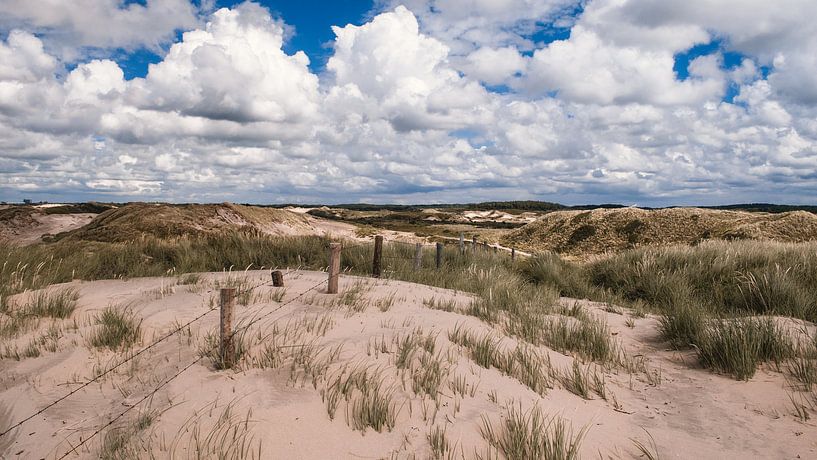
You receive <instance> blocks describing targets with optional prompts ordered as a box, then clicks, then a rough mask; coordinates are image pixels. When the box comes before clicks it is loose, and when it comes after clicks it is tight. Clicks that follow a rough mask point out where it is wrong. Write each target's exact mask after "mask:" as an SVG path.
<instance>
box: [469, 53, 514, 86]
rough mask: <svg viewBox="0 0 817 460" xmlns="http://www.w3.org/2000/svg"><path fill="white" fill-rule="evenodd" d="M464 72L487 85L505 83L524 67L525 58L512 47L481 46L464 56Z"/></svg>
mask: <svg viewBox="0 0 817 460" xmlns="http://www.w3.org/2000/svg"><path fill="white" fill-rule="evenodd" d="M466 62H467V64H466V65H464V66H463V67H464V68H465V72H466V73H467V74H468V75H469V76H471V77H473V78H475V79H477V80H480V81H483V82H485V83H487V84H489V85H500V84H503V83H506V82H507V81H508V80H509V79H510V78H511V77H513V76H514V75H516V74H517V73H518V72H521V71H522V70H524V69H525V59H524V58H523V57H522V56H521V55H520V54H519V51H517V50H516V48H513V47H506V48H491V47H483V48H480V49H478V50H476V51H474V52H473V53H471V54H469V55H468V57H467V58H466Z"/></svg>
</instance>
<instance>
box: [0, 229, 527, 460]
mask: <svg viewBox="0 0 817 460" xmlns="http://www.w3.org/2000/svg"><path fill="white" fill-rule="evenodd" d="M388 243H389V244H390V245H391V244H395V245H402V246H397V247H404V248H406V250H407V251H406V254H404V255H387V256H384V255H383V254H382V253H380V254H379V257H381V258H384V259H389V260H404V261H409V260H413V261H414V262H415V266H417V265H418V258H419V261H420V262H422V258H423V253H424V251H423V249H424V247H425V246H424V245H422V244H421V243H411V242H406V241H399V240H390V241H388ZM442 243H444V244H445V243H449V244H458V245H459V248H460V251H461V252H462V253H463V254H468V253H472V252H474V253H475V252H476V251H477V249H478V247H479V245H478V244H477V242H476V240H472V241H466V240H463V242H460V241H457V240H456V239H451V240H448V241H445V240H444V241H443V242H442ZM469 245H470V246H471V247H470V248H469ZM361 247H365V248H370V247H371V248H373V244H372V242H361V243H354V244H344V245H343V249H347V250H350V249H356V248H361ZM441 247H442V244H439V245H437V267H438V268H439V263H440V262H439V261H440V254H441ZM482 247H483V248H484V249H486V250H487V248H488V247H489V246H488V245H487V244H485V243H482ZM490 247H493V246H490ZM418 248H419V250H418ZM497 248H498V247H494V251H497V250H498V249H497ZM409 249H410V250H413V253H412V252H409ZM469 249H471V250H470V251H469ZM375 253H376V254H377V251H375ZM511 255H512V256H513V255H514V251H511ZM373 263H374V264H375V265H377V264H379V262H376V261H373ZM330 266H331V263H330ZM338 275H339V273H335V274H334V276H338ZM331 277H332V273H331V271H330V273H329V279H324V280H322V281H320V282H318V283H316V284H314V285H312V286H310V287H309V288H308V289H306V290H304V291H302V292H300V293H299V294H298V295H296V296H294V297H292V298H291V299H289V300H287V301H286V302H283V303H281V304H280V305H278V306H277V307H276V308H273V309H271V310H269V311H266V312H264V313H263V314H262V315H260V316H257V317H255V318H252V319H251V320H250V321H248V322H247V323H246V324H243V325H241V326H239V327H236V328H234V329H233V330H232V331H231V333H230V334H229V335H228V336H226V337H222V340H221V342H220V343H219V345H216V347H218V346H220V344H221V343H224V340H225V339H226V340H230V339H232V338H233V337H234V336H236V334H239V333H241V332H244V331H246V330H248V329H249V328H250V327H252V326H253V325H255V324H257V323H258V322H259V321H261V320H263V319H265V318H268V317H269V316H271V315H272V314H274V313H275V312H277V311H280V310H281V309H282V308H284V307H286V306H288V305H290V304H292V303H293V302H295V301H297V300H299V299H301V298H302V297H303V296H305V295H306V294H307V293H309V292H311V291H314V290H315V289H317V288H319V287H320V286H322V285H323V284H326V283H327V282H328V281H330V280H331ZM270 285H273V281H261V282H259V283H256V284H254V285H252V286H249V287H246V288H242V289H240V290H237V291H235V292H234V295H233V299H235V298H239V297H240V296H242V295H245V294H247V293H250V292H252V291H254V290H256V289H258V288H261V287H264V286H270ZM213 291H214V290H209V291H206V293H212V292H213ZM220 307H221V308H222V309H223V308H224V306H223V305H220ZM218 309H219V306H212V307H210V308H208V309H207V311H205V312H203V313H201V314H199V315H198V316H196V317H194V318H193V319H191V320H189V321H187V322H186V323H184V324H182V325H179V326H178V327H176V328H174V329H172V330H170V331H169V332H167V333H165V334H163V335H162V336H160V337H159V338H157V339H155V340H153V341H152V342H151V343H149V344H148V345H146V346H145V347H143V348H141V349H140V350H138V351H136V352H133V353H129V354H128V355H127V356H126V357H125V358H124V359H122V360H120V361H119V362H117V363H116V364H114V365H113V366H110V367H108V368H106V369H105V370H104V371H103V372H100V373H98V374H96V375H94V376H93V377H92V378H90V379H88V380H87V381H85V382H83V383H82V384H80V385H79V386H78V387H76V388H74V389H72V390H70V391H69V392H67V393H66V394H64V395H62V396H60V397H59V398H57V399H55V400H54V401H52V402H50V403H48V404H46V405H44V406H43V407H41V408H39V409H37V410H36V411H34V412H33V413H31V414H29V415H27V416H25V417H23V418H21V419H20V420H18V421H16V422H14V423H12V424H11V425H9V427H8V428H6V429H5V430H3V431H2V432H0V438H2V437H3V436H7V435H8V434H9V433H12V432H14V431H15V430H17V429H18V428H20V427H22V426H23V425H24V424H26V423H27V422H29V421H31V420H32V419H34V418H35V417H37V416H39V415H42V414H43V413H45V412H46V411H47V410H49V409H51V408H53V407H54V406H56V405H58V404H60V403H62V402H63V401H65V400H67V399H69V398H70V397H71V396H73V395H75V394H76V393H78V392H80V391H82V390H83V389H85V388H87V387H88V386H89V385H92V384H94V383H98V382H99V381H100V379H102V378H103V377H105V376H107V375H109V374H111V373H112V372H114V371H116V370H117V369H119V368H120V367H122V366H124V365H125V364H127V363H129V362H131V361H133V360H134V359H136V358H138V357H139V356H141V355H143V354H145V353H147V352H148V351H149V350H151V349H153V348H155V347H156V346H158V345H159V344H161V343H163V342H164V341H166V340H167V339H169V338H170V337H173V336H174V335H176V334H179V333H180V332H182V331H184V330H185V329H187V328H189V327H190V326H191V325H193V324H194V323H196V322H198V321H200V320H202V319H203V318H205V317H206V316H207V315H209V314H210V313H212V312H213V311H216V310H218ZM216 347H213V349H215V348H216ZM210 351H213V350H210ZM199 355H200V356H199V357H197V358H196V359H195V360H193V361H191V362H190V363H188V364H186V365H185V366H184V367H181V368H180V369H179V370H178V371H177V372H176V373H175V374H173V375H172V376H170V377H169V378H167V379H165V380H163V381H162V382H161V383H160V384H159V385H157V386H156V387H154V388H153V389H152V390H151V391H149V392H148V393H147V394H145V395H144V396H143V397H142V398H141V399H140V400H139V401H137V402H136V403H135V404H132V405H130V406H128V407H127V408H126V409H125V410H123V411H122V412H120V413H118V414H117V415H116V416H114V417H113V418H112V419H111V420H109V421H108V422H107V423H104V424H103V425H101V426H100V427H99V428H98V429H97V430H95V431H94V432H93V433H92V434H91V435H90V436H88V437H85V438H82V439H81V440H80V442H79V444H77V445H76V446H74V445H71V449H70V450H69V451H67V452H66V453H65V454H63V455H62V456H61V457H59V458H60V459H64V458H66V457H67V456H69V455H71V454H72V453H75V452H77V451H78V449H79V448H81V447H82V446H84V445H85V444H87V443H88V442H90V441H91V440H92V439H94V438H95V437H96V436H97V435H99V434H100V433H101V432H102V431H104V430H105V429H106V428H108V427H110V426H112V425H113V424H114V423H116V421H118V420H119V419H121V418H122V417H124V416H125V415H126V414H127V413H128V412H130V411H131V410H133V409H134V408H135V407H137V406H139V405H140V404H141V403H143V402H144V401H146V400H148V399H150V398H152V397H153V396H154V395H155V394H156V393H157V392H158V391H160V390H161V389H162V388H164V387H165V386H166V385H167V384H169V383H170V382H171V381H173V380H175V379H176V378H178V377H179V376H181V375H182V374H183V373H184V372H186V371H187V370H188V369H190V368H192V367H193V366H194V365H196V364H198V363H199V362H201V360H202V359H204V357H205V356H206V354H205V353H199ZM69 444H70V443H69Z"/></svg>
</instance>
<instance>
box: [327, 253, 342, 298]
mask: <svg viewBox="0 0 817 460" xmlns="http://www.w3.org/2000/svg"><path fill="white" fill-rule="evenodd" d="M339 275H340V243H329V282H328V283H327V289H326V292H327V293H328V294H337V293H338V277H339Z"/></svg>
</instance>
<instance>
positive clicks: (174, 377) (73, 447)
mask: <svg viewBox="0 0 817 460" xmlns="http://www.w3.org/2000/svg"><path fill="white" fill-rule="evenodd" d="M202 359H204V356H199V357H198V358H196V360H195V361H193V362H191V363H190V364H188V365H187V366H184V367H183V368H182V369H181V370H180V371H178V372H176V373H175V374H174V375H173V376H172V377H170V378H168V379H166V380H165V381H164V382H162V383H161V384H159V386H157V387H156V388H154V389H153V391H151V392H149V393H148V394H146V395H145V396H144V397H143V398H142V399H140V400H139V401H137V402H136V403H134V404H133V405H131V406H129V407H128V408H127V409H125V410H124V411H122V412H120V413H119V415H117V416H116V417H114V418H112V419H111V420H110V421H109V422H108V423H106V424H104V425H102V426H101V427H100V428H99V429H97V430H96V431H94V432H93V434H91V436H88V437H87V438H85V439H83V440H82V441H80V443H79V444H77V445H76V446H72V448H71V450H69V451H68V452H66V453H64V454H63V455H62V456H61V457H60V458H59V460H62V459H64V458H66V457H68V456H69V455H71V454H72V453H74V452H76V451H77V449H79V448H80V447H82V446H84V445H85V444H87V443H88V441H90V440H91V439H93V438H94V437H95V436H96V435H98V434H99V433H101V432H102V431H103V430H104V429H105V428H108V427H109V426H111V425H113V424H114V423H116V421H117V420H119V419H120V418H122V417H124V416H125V414H127V413H128V412H130V411H131V410H132V409H133V408H134V407H136V406H138V405H139V404H141V403H143V402H144V401H145V400H147V399H148V398H152V397H153V395H155V394H156V393H158V392H159V390H161V389H162V388H164V386H165V385H167V384H168V383H170V382H171V381H173V380H174V379H176V378H177V377H178V376H180V375H182V373H184V371H186V370H188V369H190V368H191V367H193V366H194V365H196V364H197V363H198V362H199V361H201V360H202Z"/></svg>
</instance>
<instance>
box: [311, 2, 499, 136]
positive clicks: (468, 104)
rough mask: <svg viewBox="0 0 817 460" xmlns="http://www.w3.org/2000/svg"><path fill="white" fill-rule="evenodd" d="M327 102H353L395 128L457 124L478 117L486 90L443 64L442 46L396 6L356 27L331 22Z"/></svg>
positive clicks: (341, 104) (445, 50)
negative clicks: (330, 78)
mask: <svg viewBox="0 0 817 460" xmlns="http://www.w3.org/2000/svg"><path fill="white" fill-rule="evenodd" d="M333 30H334V32H335V34H336V35H337V40H336V42H335V53H334V55H333V56H332V57H331V58H330V59H329V62H328V63H327V68H328V69H329V70H330V71H331V72H332V74H333V76H334V84H335V88H333V89H332V90H331V92H330V102H329V105H336V106H338V107H341V108H346V107H349V106H350V105H351V106H357V107H358V108H360V109H361V111H363V112H364V114H365V115H366V116H368V117H369V118H385V119H387V120H389V121H390V122H391V124H392V126H393V127H394V128H395V129H397V130H399V131H410V130H424V129H457V128H459V127H463V126H465V125H467V124H468V123H469V122H472V121H473V120H474V119H475V118H479V117H480V116H482V115H483V114H482V113H480V110H479V106H480V105H481V104H482V103H484V102H485V101H486V100H487V93H486V92H485V90H484V89H483V88H482V87H481V86H480V85H479V84H478V83H476V82H475V81H468V80H465V79H462V78H461V77H460V76H459V74H458V73H457V72H456V71H455V70H453V69H452V68H451V67H450V66H449V65H448V63H447V58H448V47H447V46H445V45H444V44H442V43H441V42H440V41H438V40H436V39H434V38H431V37H428V36H426V35H424V34H421V33H420V32H419V25H418V23H417V20H416V18H415V17H414V15H413V14H412V13H411V12H410V11H409V10H407V9H406V8H404V7H402V6H400V7H397V8H396V9H395V10H394V11H393V12H387V13H382V14H380V15H378V16H377V17H375V18H374V19H373V20H372V21H371V22H369V23H367V24H364V25H362V26H354V25H348V26H346V27H334V28H333Z"/></svg>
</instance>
